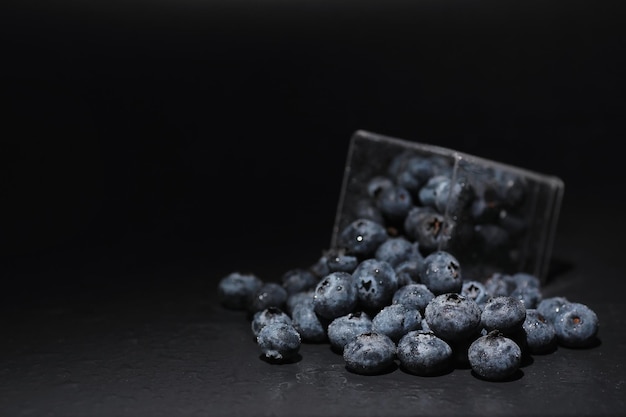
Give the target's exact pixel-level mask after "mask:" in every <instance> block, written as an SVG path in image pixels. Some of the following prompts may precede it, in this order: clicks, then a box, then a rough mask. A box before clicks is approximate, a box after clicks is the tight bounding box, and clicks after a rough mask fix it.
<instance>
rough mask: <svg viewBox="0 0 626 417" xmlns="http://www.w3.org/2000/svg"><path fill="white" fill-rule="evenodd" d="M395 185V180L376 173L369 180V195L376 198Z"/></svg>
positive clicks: (367, 187)
mask: <svg viewBox="0 0 626 417" xmlns="http://www.w3.org/2000/svg"><path fill="white" fill-rule="evenodd" d="M394 186H395V183H394V181H393V180H392V179H391V178H389V177H386V176H384V175H376V176H374V177H372V178H370V180H369V181H368V182H367V186H366V189H367V195H368V196H369V197H371V198H373V199H376V198H377V197H378V196H379V195H380V194H381V193H382V192H383V191H385V190H387V189H389V188H392V187H394Z"/></svg>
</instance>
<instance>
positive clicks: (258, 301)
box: [248, 282, 289, 313]
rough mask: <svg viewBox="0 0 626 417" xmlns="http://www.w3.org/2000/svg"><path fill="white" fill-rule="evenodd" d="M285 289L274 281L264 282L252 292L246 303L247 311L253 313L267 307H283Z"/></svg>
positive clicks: (285, 295) (285, 299)
mask: <svg viewBox="0 0 626 417" xmlns="http://www.w3.org/2000/svg"><path fill="white" fill-rule="evenodd" d="M288 296H289V294H287V290H286V289H285V287H283V286H282V285H281V284H278V283H276V282H265V283H263V285H261V287H260V288H258V289H257V290H256V291H255V292H254V293H253V294H252V297H251V299H250V302H249V304H248V311H249V312H250V313H255V312H257V311H261V310H265V309H266V308H268V307H278V308H280V309H283V308H284V307H285V303H286V302H287V297H288Z"/></svg>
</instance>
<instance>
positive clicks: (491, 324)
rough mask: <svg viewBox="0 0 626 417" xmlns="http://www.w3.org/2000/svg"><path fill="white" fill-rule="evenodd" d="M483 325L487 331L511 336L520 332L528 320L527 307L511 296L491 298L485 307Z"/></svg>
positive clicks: (482, 318)
mask: <svg viewBox="0 0 626 417" xmlns="http://www.w3.org/2000/svg"><path fill="white" fill-rule="evenodd" d="M482 310H483V311H482V314H481V325H482V326H483V327H484V328H485V330H487V331H491V330H499V331H500V332H502V333H504V334H509V333H512V332H515V331H517V330H519V329H520V328H521V326H522V324H523V323H524V320H525V319H526V307H525V306H524V303H523V302H522V300H520V299H519V298H515V297H512V296H509V295H500V296H497V297H491V298H490V299H489V300H488V301H487V302H486V303H485V305H484V306H483V309H482Z"/></svg>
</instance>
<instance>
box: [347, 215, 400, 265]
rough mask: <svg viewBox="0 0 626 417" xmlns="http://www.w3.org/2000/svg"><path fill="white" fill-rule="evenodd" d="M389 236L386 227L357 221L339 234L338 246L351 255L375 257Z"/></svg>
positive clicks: (363, 220)
mask: <svg viewBox="0 0 626 417" xmlns="http://www.w3.org/2000/svg"><path fill="white" fill-rule="evenodd" d="M388 237H389V235H388V234H387V230H386V229H385V227H384V226H383V225H382V224H380V223H376V222H374V221H372V220H368V219H363V218H360V219H356V220H353V221H352V222H350V223H349V224H348V225H347V226H346V227H344V228H343V229H342V230H341V232H340V233H339V239H338V246H340V247H343V248H345V249H346V250H347V252H348V253H349V254H351V255H354V256H357V257H360V258H361V259H363V258H369V257H372V256H374V253H375V252H376V249H378V246H380V245H381V244H382V243H383V242H384V241H385V240H387V238H388Z"/></svg>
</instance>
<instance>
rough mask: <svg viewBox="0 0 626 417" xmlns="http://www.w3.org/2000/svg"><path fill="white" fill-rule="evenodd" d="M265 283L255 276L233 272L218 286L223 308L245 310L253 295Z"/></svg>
mask: <svg viewBox="0 0 626 417" xmlns="http://www.w3.org/2000/svg"><path fill="white" fill-rule="evenodd" d="M262 285H263V281H262V280H261V279H260V278H259V277H257V276H256V275H254V274H250V273H247V274H246V273H241V272H237V271H236V272H231V273H230V274H228V275H226V276H225V277H223V278H222V279H221V280H220V281H219V283H218V286H217V290H218V297H219V300H220V303H221V304H222V306H224V307H226V308H229V309H232V310H245V309H246V308H247V307H248V304H249V303H250V300H251V299H252V296H253V294H254V293H255V292H256V291H257V290H258V289H259V288H261V286H262Z"/></svg>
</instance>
